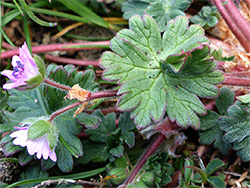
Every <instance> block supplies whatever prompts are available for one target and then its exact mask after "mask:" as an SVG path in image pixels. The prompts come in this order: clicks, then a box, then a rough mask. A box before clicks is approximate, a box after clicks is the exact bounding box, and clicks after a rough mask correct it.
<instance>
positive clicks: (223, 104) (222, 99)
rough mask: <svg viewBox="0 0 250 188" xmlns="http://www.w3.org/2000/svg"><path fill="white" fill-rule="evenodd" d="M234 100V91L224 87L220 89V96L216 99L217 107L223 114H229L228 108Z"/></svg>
mask: <svg viewBox="0 0 250 188" xmlns="http://www.w3.org/2000/svg"><path fill="white" fill-rule="evenodd" d="M233 102H234V92H232V91H231V90H230V89H229V88H226V87H223V88H221V89H220V96H219V97H218V98H216V99H215V104H216V108H217V110H218V111H219V113H220V114H221V115H226V114H227V109H228V107H229V106H231V105H232V104H233Z"/></svg>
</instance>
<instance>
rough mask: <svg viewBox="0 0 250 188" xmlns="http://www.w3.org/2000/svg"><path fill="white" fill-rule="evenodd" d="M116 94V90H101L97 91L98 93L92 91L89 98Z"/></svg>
mask: <svg viewBox="0 0 250 188" xmlns="http://www.w3.org/2000/svg"><path fill="white" fill-rule="evenodd" d="M115 96H117V91H116V90H111V91H100V92H96V93H91V94H90V97H89V98H88V100H92V99H98V98H104V97H115Z"/></svg>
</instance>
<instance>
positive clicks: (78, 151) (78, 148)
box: [53, 110, 83, 157]
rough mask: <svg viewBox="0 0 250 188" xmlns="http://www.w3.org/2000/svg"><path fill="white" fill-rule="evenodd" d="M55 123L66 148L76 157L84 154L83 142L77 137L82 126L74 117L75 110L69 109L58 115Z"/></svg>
mask: <svg viewBox="0 0 250 188" xmlns="http://www.w3.org/2000/svg"><path fill="white" fill-rule="evenodd" d="M53 123H54V124H55V125H56V127H57V129H58V131H59V133H60V135H61V137H62V138H63V141H61V143H62V145H64V147H65V148H68V149H67V150H68V151H69V152H70V153H71V154H72V155H74V156H75V157H79V156H82V155H83V150H82V143H81V141H80V139H79V138H78V137H77V135H78V134H80V132H81V127H80V126H78V125H77V123H76V120H75V118H73V111H72V110H71V111H67V112H66V113H64V114H62V115H60V116H57V117H56V118H55V120H54V122H53ZM64 142H65V144H64Z"/></svg>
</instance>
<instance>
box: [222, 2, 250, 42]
mask: <svg viewBox="0 0 250 188" xmlns="http://www.w3.org/2000/svg"><path fill="white" fill-rule="evenodd" d="M222 2H223V3H226V2H227V3H226V4H225V5H224V7H225V8H226V11H227V12H228V14H229V16H230V17H231V18H232V20H233V22H234V23H235V24H236V26H237V27H238V28H239V29H240V31H241V32H242V34H243V35H244V36H245V38H246V39H247V41H248V42H249V41H250V25H249V24H248V22H247V21H246V20H245V18H244V17H243V16H242V15H241V13H240V11H239V10H238V8H237V7H236V6H235V4H234V3H233V2H232V0H222Z"/></svg>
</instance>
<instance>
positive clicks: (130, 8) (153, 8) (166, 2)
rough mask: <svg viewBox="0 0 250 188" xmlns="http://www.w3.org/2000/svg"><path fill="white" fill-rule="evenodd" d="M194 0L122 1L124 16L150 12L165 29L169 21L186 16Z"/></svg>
mask: <svg viewBox="0 0 250 188" xmlns="http://www.w3.org/2000/svg"><path fill="white" fill-rule="evenodd" d="M191 2H192V0H182V1H175V0H151V1H149V0H128V1H126V2H123V3H122V7H121V10H122V12H124V14H123V18H125V19H129V18H131V17H132V16H134V15H140V16H143V14H144V13H145V14H148V15H150V16H152V17H153V18H154V19H155V21H156V22H157V25H158V27H159V29H160V31H164V30H165V28H166V25H167V23H168V22H169V21H170V20H171V19H175V18H176V17H177V16H180V15H182V16H185V13H184V12H183V11H184V10H186V9H187V8H188V7H189V6H190V4H191Z"/></svg>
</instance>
